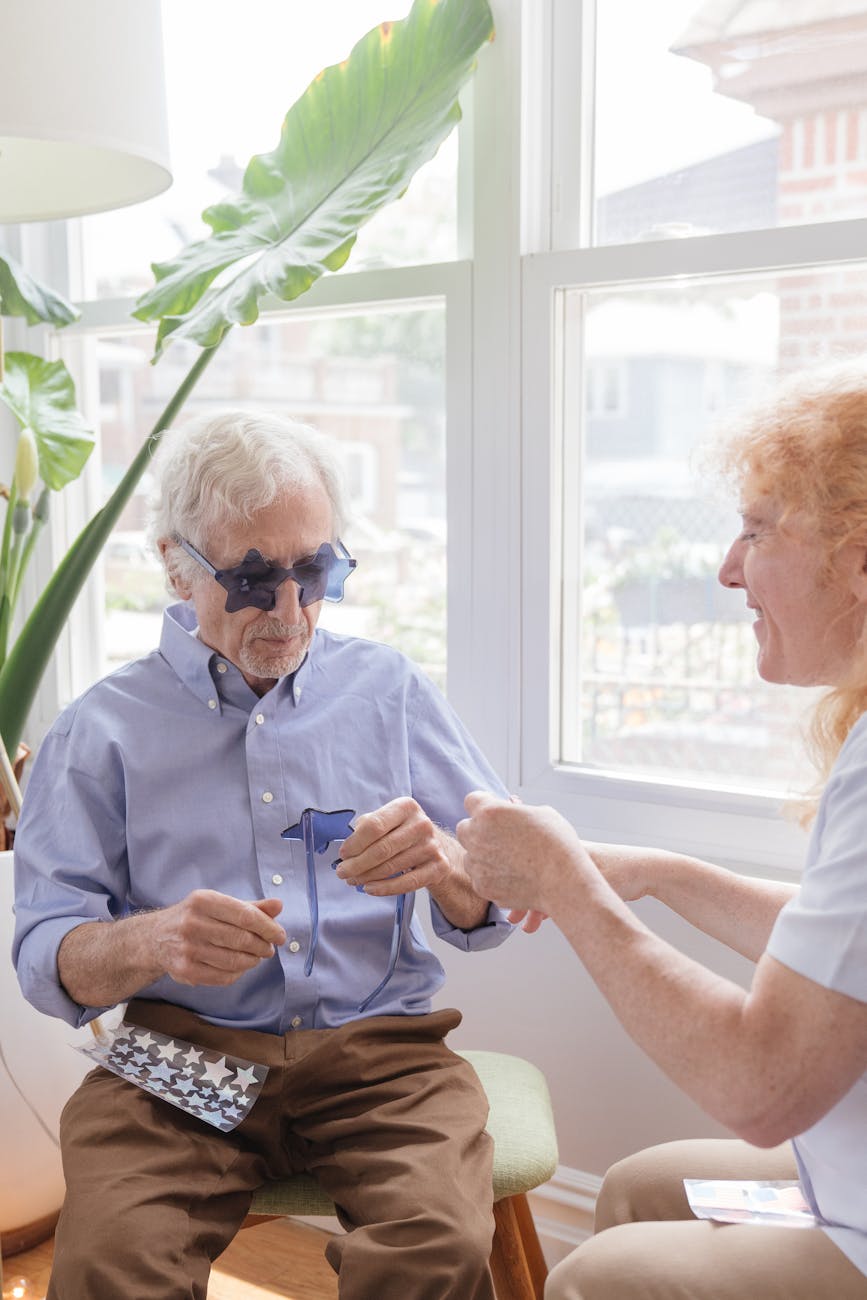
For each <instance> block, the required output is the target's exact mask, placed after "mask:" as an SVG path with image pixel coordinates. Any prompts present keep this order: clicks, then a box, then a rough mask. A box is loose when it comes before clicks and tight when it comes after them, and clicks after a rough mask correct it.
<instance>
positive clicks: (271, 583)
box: [174, 533, 357, 614]
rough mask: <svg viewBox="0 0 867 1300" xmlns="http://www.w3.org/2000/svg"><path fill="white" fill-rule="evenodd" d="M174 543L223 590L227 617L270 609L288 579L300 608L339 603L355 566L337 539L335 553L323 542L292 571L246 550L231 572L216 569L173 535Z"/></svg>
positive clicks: (275, 602)
mask: <svg viewBox="0 0 867 1300" xmlns="http://www.w3.org/2000/svg"><path fill="white" fill-rule="evenodd" d="M174 540H175V541H176V542H177V544H178V546H181V547H182V548H183V549H184V550H185V551H186V553H187V555H191V556H192V557H193V559H194V560H196V561H197V562H198V563H199V564H201V566H202V568H203V569H207V571H208V573H210V575H211V577H212V578H213V579H214V580H215V581H216V582H219V584H220V586H221V587H225V589H226V593H227V595H226V613H227V614H236V613H237V612H238V610H239V609H251V608H252V609H266V610H267V609H273V608H274V606H275V605H276V604H277V588H278V587H279V586H280V585H281V584H282V583H284V582H285V581H286V579H287V578H291V579H292V581H293V582H294V583H297V585H298V602H299V604H300V605H302V606H304V605H314V604H315V603H316V601H317V600H333V601H338V600H342V599H343V584H344V582H345V581H346V579H347V578H348V577H349V575H350V573H351V572H352V570H353V569H354V568H355V566H356V564H357V561H356V560H353V558H352V556H351V555H350V554H349V552H348V551H347V549H346V547H345V546H344V545H343V543H342V542H341V541H340V540H339V539H338V541H337V543H336V545H337V548H338V549H337V550H336V551H335V549H334V547H333V546H332V545H331V543H330V542H323V543H322V545H321V546H320V547H319V550H318V551H317V552H316V554H315V555H309V556H307V558H306V559H303V560H299V561H298V563H297V564H293V565H292V568H291V569H283V568H281V567H280V565H279V564H271V563H270V561H268V560H266V559H265V557H264V555H262V553H261V551H256V550H249V551H248V552H247V554H246V555H245V556H244V558H243V560H242V561H241V563H240V564H236V565H235V566H234V567H233V568H231V569H217V568H215V566H214V565H213V564H211V561H210V560H208V559H206V558H205V556H204V555H202V553H201V551H197V550H196V548H195V546H193V544H192V542H188V541H187V539H186V538H185V537H181V536H180V535H179V534H177V533H176V534H175V539H174Z"/></svg>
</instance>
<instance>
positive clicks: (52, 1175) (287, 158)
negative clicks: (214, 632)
mask: <svg viewBox="0 0 867 1300" xmlns="http://www.w3.org/2000/svg"><path fill="white" fill-rule="evenodd" d="M492 35H493V22H492V18H491V12H490V9H489V7H488V4H487V0H415V4H414V5H413V8H412V10H411V12H410V13H409V15H408V16H407V17H406V18H405V19H403V20H401V21H400V22H394V23H381V24H380V25H379V26H378V27H375V28H374V29H373V30H372V31H370V32H369V33H368V34H367V35H366V36H365V37H363V38H362V39H361V40H360V41H359V42H358V44H357V45H356V46H355V47H354V49H353V50H352V52H351V54H350V55H349V57H348V58H347V59H346V60H345V61H344V62H343V63H341V64H339V65H335V66H334V67H330V68H326V69H325V70H324V71H323V72H322V73H320V74H319V76H318V77H316V78H315V80H314V81H313V82H311V84H310V86H309V87H308V88H307V90H306V91H305V92H304V94H303V95H302V96H301V97H300V99H298V100H297V101H296V103H295V104H294V105H293V107H292V108H291V109H290V110H289V112H288V114H287V116H286V118H285V120H284V123H283V127H282V131H281V134H280V141H279V144H278V145H277V148H276V149H274V150H273V152H271V153H267V154H261V155H257V156H256V157H254V158H253V159H252V160H251V161H250V163H249V165H248V167H247V170H246V172H245V174H244V180H243V189H242V192H241V194H240V195H238V196H236V197H234V198H229V199H226V200H224V201H223V202H221V203H217V204H215V205H214V206H213V207H210V208H208V209H207V210H206V211H205V212H204V214H203V216H204V219H205V221H206V222H207V224H208V225H209V226H210V227H211V232H212V233H211V234H210V235H209V236H208V237H207V238H205V239H202V240H200V241H198V242H196V243H193V244H191V245H189V246H188V247H187V248H185V249H183V250H182V251H181V252H180V253H179V254H178V255H177V256H176V257H174V258H173V259H171V260H170V261H168V262H164V263H161V264H158V265H155V266H154V268H153V270H154V275H155V280H156V283H155V285H154V287H153V288H152V289H151V290H149V291H148V292H147V293H145V294H144V295H143V296H142V298H141V299H139V301H138V303H137V305H136V310H135V312H134V315H135V316H136V317H137V318H138V319H139V320H142V321H149V322H154V323H155V324H157V326H158V330H157V344H156V354H155V357H154V360H155V361H156V360H158V359H159V357H160V356H161V355H162V353H163V351H164V349H165V347H166V345H167V344H169V343H170V342H171V341H172V340H174V339H181V338H183V339H188V340H191V341H192V342H194V343H196V344H197V345H198V346H199V348H200V351H199V354H198V356H197V358H196V360H195V362H194V363H193V365H192V367H191V368H190V370H189V372H188V374H187V375H186V376H185V378H184V379H183V381H182V382H181V384H180V385H179V387H178V389H177V391H176V392H175V394H174V395H173V397H172V398H171V400H170V401H169V403H168V404H167V406H166V408H165V410H164V411H163V412H162V414H161V415H160V417H159V419H158V420H157V422H156V424H155V425H154V427H153V428H152V429H151V431H150V433H149V434H148V436H147V438H146V439H145V440H144V443H143V444H142V447H141V450H140V451H139V453H138V454H137V456H136V457H135V459H134V461H133V463H132V464H131V465H130V467H129V469H128V470H127V472H126V474H125V475H124V477H123V478H122V480H121V482H120V483H119V484H118V486H117V488H116V489H115V491H114V492H113V493H112V495H111V496H110V497H109V499H108V501H107V502H106V503H105V505H104V506H103V507H102V509H101V510H99V511H98V512H97V514H96V515H95V516H94V517H93V518H92V519H91V520H90V522H89V523H88V524H87V525H86V526H85V528H84V529H83V531H82V532H81V534H80V535H79V536H78V538H77V539H76V540H75V541H74V542H73V543H72V545H71V547H70V549H69V551H68V552H67V554H66V555H65V556H64V558H63V559H62V560H61V562H60V564H59V565H58V567H57V569H56V570H55V572H54V573H53V575H52V577H51V579H50V580H49V582H48V583H47V584H46V586H45V588H44V590H43V591H42V593H41V594H40V596H39V598H38V600H37V601H36V603H35V604H34V607H33V609H32V610H31V612H30V614H29V617H28V618H27V621H26V622H25V624H24V626H23V628H22V629H21V631H20V632H19V634H18V636H17V637H16V638H15V640H14V643H13V644H12V645H11V646H10V649H9V653H8V654H7V655H6V656H5V658H4V660H3V662H2V666H0V737H2V742H3V744H2V745H0V778H2V781H3V783H4V784H5V785H6V786H7V788H8V791H9V794H10V798H11V800H12V802H13V805H14V801H15V799H16V798H17V797H18V796H17V786H16V783H15V781H14V779H13V777H12V776H11V768H10V764H9V762H8V759H6V760H5V762H4V761H3V756H4V752H8V753H13V754H14V753H15V752H16V750H17V747H18V744H19V742H20V740H21V737H22V732H23V729H24V727H25V724H26V720H27V715H28V713H29V711H30V708H31V705H32V703H33V699H34V696H35V693H36V690H37V687H38V685H39V682H40V680H41V678H42V675H43V673H44V671H45V669H46V667H47V665H48V662H49V660H50V657H51V654H52V653H53V650H54V646H55V644H56V642H57V638H58V636H59V634H60V631H61V629H62V628H63V625H64V623H65V622H66V619H67V618H68V616H69V613H70V610H71V609H72V606H73V604H74V602H75V600H76V598H77V596H78V594H79V592H80V590H81V587H82V585H83V583H84V581H85V579H86V578H87V576H88V574H89V572H90V570H91V568H92V567H93V565H94V563H95V561H96V559H97V557H98V555H99V553H100V551H101V549H102V547H103V545H104V543H105V541H106V540H107V538H108V537H109V535H110V533H111V532H112V530H113V529H114V527H115V525H116V524H117V521H118V519H119V517H120V515H121V512H122V510H123V508H124V506H125V505H126V503H127V501H128V500H129V498H130V496H131V495H132V493H133V490H134V489H135V487H136V484H137V483H138V481H139V479H140V477H141V475H142V473H143V472H144V470H145V468H146V467H147V465H148V463H149V461H150V458H151V456H152V454H153V451H154V448H155V446H156V443H157V442H158V440H159V437H160V434H161V433H162V431H163V430H164V429H166V428H168V427H169V426H170V425H171V424H172V423H173V421H174V420H175V419H176V418H177V416H178V414H179V412H180V410H181V408H182V407H183V405H184V402H185V400H186V398H187V397H188V395H189V394H190V392H191V391H192V389H193V387H194V386H195V384H196V382H197V381H198V379H199V377H200V376H201V374H202V373H203V371H204V370H205V368H206V367H207V366H208V365H209V364H210V362H211V361H212V359H213V357H214V355H215V354H216V352H217V350H218V349H219V347H220V345H221V344H222V342H223V340H224V339H225V337H226V335H227V333H228V332H229V330H230V329H231V328H232V327H233V326H234V325H250V324H252V323H253V322H254V321H255V320H256V319H257V317H258V313H259V303H260V301H261V299H262V298H263V297H264V296H265V295H271V296H276V297H277V298H280V299H282V300H284V301H291V300H292V299H294V298H297V297H298V296H299V295H300V294H302V293H304V292H305V291H306V290H307V289H309V287H310V286H311V284H313V283H314V281H315V280H316V279H317V278H318V277H319V276H320V275H322V274H323V273H324V272H325V271H336V270H338V269H339V268H340V267H341V266H343V265H344V263H345V262H346V260H347V258H348V257H349V254H350V252H351V250H352V246H353V244H354V243H355V239H356V235H357V232H358V230H359V228H360V227H361V226H362V225H363V224H364V222H366V221H368V220H369V219H370V217H372V216H373V215H374V214H375V213H376V212H377V211H378V210H379V209H380V208H381V207H383V206H384V205H385V204H386V203H388V202H390V201H391V200H393V199H396V198H399V197H400V196H401V194H402V193H403V191H404V190H405V189H406V187H407V185H408V184H409V181H410V179H411V178H412V176H413V174H414V173H415V171H416V170H417V169H418V168H419V167H420V166H421V165H422V164H423V163H424V162H426V161H428V159H430V158H431V157H432V156H433V155H434V153H435V152H436V150H437V149H438V147H439V145H440V144H441V142H442V141H443V140H444V139H445V137H446V136H447V135H448V134H449V132H450V131H451V129H452V127H453V126H454V125H455V124H456V123H457V122H458V120H459V119H460V115H461V114H460V107H459V105H458V92H459V90H460V88H461V86H462V85H463V84H464V82H465V81H466V80H467V78H468V77H469V76H470V74H471V72H472V70H473V68H474V66H475V56H476V54H477V52H478V50H479V48H480V47H481V45H482V44H483V43H484V42H485V41H487V40H489V39H491V37H492ZM2 266H5V268H6V271H5V276H6V278H5V280H2V281H0V297H2V300H3V303H4V305H5V308H6V309H7V310H8V309H9V304H10V303H13V304H14V303H16V302H17V303H19V304H20V306H21V312H20V314H23V315H27V313H28V312H32V313H35V316H36V319H38V320H40V321H48V322H50V323H52V324H54V325H55V326H60V325H62V324H63V323H64V321H63V318H62V317H63V314H64V313H66V312H69V311H71V309H70V308H69V305H68V304H62V305H61V306H60V307H59V308H58V307H57V306H54V307H52V308H51V309H50V310H51V311H53V312H54V313H55V314H53V315H52V314H49V303H50V302H51V301H52V300H53V302H54V303H55V304H59V303H60V300H59V299H57V298H56V295H51V294H50V293H49V292H48V291H47V290H45V289H44V288H43V287H42V286H39V285H35V284H34V282H33V281H29V280H28V278H27V277H26V276H25V275H24V273H23V272H22V271H21V270H20V268H17V267H15V266H14V265H12V264H11V262H10V260H9V259H4V261H2V262H0V267H2ZM25 308H26V310H25ZM58 310H59V311H60V313H61V314H60V317H58V315H57V311H58ZM8 362H9V358H8V357H7V366H8ZM48 364H49V363H43V367H47V366H48ZM25 369H27V367H25ZM10 373H11V374H12V375H13V380H12V387H13V389H14V388H15V385H16V383H18V379H17V376H18V375H19V373H20V369H19V363H13V365H12V369H11V371H10V370H9V369H8V368H7V381H6V382H7V386H8V384H9V375H10ZM58 374H60V372H56V371H55V372H52V371H50V370H49V369H47V368H42V367H37V366H33V367H31V368H30V369H29V370H27V377H28V382H29V384H30V388H29V389H28V392H29V394H30V400H29V401H28V402H27V403H25V404H19V405H20V410H19V409H17V408H16V405H15V404H14V403H13V404H12V408H13V410H15V414H16V416H17V417H18V419H19V424H20V425H21V426H22V428H24V427H28V428H30V429H31V431H32V432H33V438H34V443H35V450H36V453H37V459H38V473H39V477H40V479H41V482H42V485H43V488H45V487H48V488H49V489H50V488H51V479H50V472H51V471H50V464H49V456H48V452H49V450H54V447H53V444H52V443H51V437H50V433H48V432H46V436H45V437H43V438H42V439H40V436H39V433H38V431H37V430H36V429H34V426H33V419H32V418H31V417H32V416H33V415H34V413H35V411H36V409H37V407H39V404H40V403H41V402H42V401H43V399H44V397H45V394H46V393H47V392H48V391H49V390H50V388H51V383H52V379H51V376H52V375H54V376H55V377H54V380H53V383H54V384H55V385H57V384H58V379H57V375H58ZM70 383H71V381H70ZM61 386H62V387H63V389H64V393H65V395H66V396H71V394H70V392H69V391H68V390H67V389H66V380H65V379H64V380H63V383H62V385H61ZM64 400H65V397H64ZM72 401H73V404H72V406H71V407H66V406H63V405H62V404H57V409H56V410H55V412H54V417H53V418H55V419H56V420H57V421H58V422H59V424H60V425H61V426H62V427H63V428H65V429H66V430H67V431H68V434H69V438H68V439H67V442H66V443H64V455H65V456H67V457H68V460H69V470H71V469H72V467H73V465H74V464H75V463H76V461H77V460H80V461H81V463H80V464H79V465H78V471H80V469H81V466H82V465H83V463H84V458H86V454H87V453H86V451H85V447H86V445H87V444H88V443H89V441H90V442H92V439H91V437H90V434H89V432H88V431H87V430H86V427H85V426H84V422H83V421H81V422H80V423H79V422H78V421H77V420H75V419H74V418H73V417H72V415H71V411H72V410H74V399H72ZM7 404H10V403H9V401H8V398H7ZM40 409H41V407H40ZM22 417H26V418H22ZM76 439H77V440H78V441H76ZM23 445H24V446H25V450H23V451H22V470H21V474H20V476H19V477H18V478H17V480H14V481H13V484H12V486H11V487H10V489H9V491H10V498H9V501H8V502H7V506H8V508H7V520H9V518H10V512H11V516H12V517H11V520H10V521H9V524H8V527H9V530H10V532H9V546H8V557H9V558H8V563H9V565H10V573H11V571H12V570H11V566H12V565H13V563H14V566H15V573H16V575H18V576H16V577H15V579H14V580H13V582H12V592H11V595H12V597H13V599H12V600H11V601H10V605H9V610H8V614H7V616H6V626H7V628H8V624H9V617H10V616H11V613H12V606H14V597H15V596H17V593H18V591H19V590H20V572H21V569H22V566H23V564H24V563H25V562H26V554H25V552H26V551H27V548H28V544H29V546H30V549H32V541H33V540H35V535H34V533H33V531H32V530H33V529H35V528H36V526H37V525H39V526H41V520H40V519H39V518H37V517H36V514H35V513H34V510H33V506H32V503H31V509H30V514H31V516H32V518H31V519H30V522H29V523H28V531H26V532H24V533H22V534H21V542H20V546H19V545H18V541H19V534H17V533H16V532H15V511H16V509H18V505H23V504H24V497H25V496H26V495H27V493H32V492H33V491H34V488H33V487H32V486H28V482H29V480H27V479H26V477H25V475H26V472H27V467H26V458H27V456H28V455H29V457H30V463H29V468H30V472H31V473H32V469H33V464H32V461H33V451H34V445H33V444H31V443H30V439H29V437H28V436H27V435H24V444H23ZM73 445H74V447H75V448H76V451H75V455H73ZM88 449H89V448H88ZM16 472H17V471H16ZM16 497H17V498H18V502H17V504H16V501H15V498H16ZM36 499H37V501H39V500H41V499H42V497H41V492H40V493H39V494H36ZM19 523H20V524H21V526H22V527H23V524H24V514H23V513H22V512H21V511H19ZM30 539H32V540H30ZM13 553H14V556H13ZM3 554H4V552H3V550H2V547H0V567H2V557H3ZM5 591H6V588H5V587H4V586H3V585H2V584H0V641H2V627H3V608H4V607H3V604H2V602H3V599H4V593H5ZM7 858H11V854H7ZM2 868H3V869H2V870H0V916H2V917H3V918H4V924H5V926H6V930H7V939H8V930H9V928H10V925H11V877H12V872H11V862H9V861H6V862H4V863H3V864H2ZM4 891H5V892H4ZM4 943H5V947H6V950H7V952H8V949H9V943H8V942H6V941H5V940H4ZM0 972H2V979H4V980H5V981H6V982H7V984H8V987H6V988H3V987H0V1067H3V1066H4V1065H5V1067H6V1068H5V1070H4V1069H3V1068H0V1108H2V1112H3V1116H4V1134H5V1135H6V1140H5V1141H4V1145H3V1156H2V1159H3V1162H4V1163H3V1173H4V1175H5V1176H4V1177H3V1178H2V1179H0V1186H2V1187H4V1188H6V1189H7V1190H6V1192H0V1232H2V1233H3V1234H4V1244H5V1243H6V1242H7V1241H8V1240H9V1238H10V1235H11V1238H12V1239H13V1244H15V1245H16V1246H18V1248H20V1247H21V1244H22V1241H24V1240H26V1239H27V1234H26V1232H22V1230H21V1224H22V1223H24V1224H30V1223H36V1228H37V1232H41V1234H42V1235H46V1231H45V1230H46V1226H47V1227H48V1230H50V1226H51V1224H52V1220H53V1218H54V1217H56V1213H57V1210H58V1208H59V1205H60V1202H61V1200H62V1194H63V1182H62V1174H61V1170H60V1163H59V1158H58V1152H57V1150H56V1138H55V1137H54V1131H55V1130H56V1122H57V1117H58V1113H59V1109H60V1105H61V1104H62V1101H63V1100H64V1099H65V1096H66V1095H67V1094H68V1092H69V1091H70V1087H69V1086H67V1083H66V1080H63V1081H62V1083H61V1085H60V1086H59V1087H55V1086H54V1083H55V1082H56V1078H57V1074H58V1070H60V1072H61V1073H62V1067H63V1066H64V1064H65V1063H67V1062H68V1060H69V1059H70V1058H71V1059H72V1060H73V1061H77V1060H78V1059H81V1058H76V1057H75V1054H73V1053H71V1052H69V1050H68V1047H67V1046H66V1043H67V1041H68V1039H69V1031H68V1030H66V1029H65V1027H64V1026H63V1025H61V1024H60V1022H57V1021H51V1020H49V1019H48V1018H47V1017H44V1016H39V1015H38V1013H36V1012H33V1011H32V1010H31V1009H30V1008H29V1007H27V1005H26V1004H25V1003H24V1000H23V998H21V996H20V993H19V992H18V989H17V984H16V983H15V980H14V974H13V972H12V970H11V963H9V961H8V959H7V961H6V962H5V964H3V966H2V967H0ZM52 1037H53V1039H54V1040H55V1042H56V1043H59V1044H60V1047H59V1049H52V1050H49V1048H47V1047H46V1042H48V1041H49V1039H51V1038H52ZM52 1052H53V1054H52ZM82 1069H83V1067H82ZM81 1072H82V1070H79V1073H81ZM13 1138H14V1141H13V1140H12V1139H13ZM52 1144H53V1145H52ZM28 1170H29V1171H31V1173H30V1174H28ZM31 1174H32V1176H31ZM31 1184H34V1186H33V1187H31ZM10 1217H11V1222H10ZM36 1239H38V1235H37V1237H34V1236H33V1234H32V1233H31V1234H30V1240H31V1241H32V1240H36Z"/></svg>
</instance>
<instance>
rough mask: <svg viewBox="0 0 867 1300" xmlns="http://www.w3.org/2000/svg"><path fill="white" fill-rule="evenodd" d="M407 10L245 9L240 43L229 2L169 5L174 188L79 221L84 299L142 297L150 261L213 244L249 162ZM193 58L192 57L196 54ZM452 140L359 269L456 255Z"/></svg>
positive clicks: (378, 0) (374, 6)
mask: <svg viewBox="0 0 867 1300" xmlns="http://www.w3.org/2000/svg"><path fill="white" fill-rule="evenodd" d="M410 8H411V0H396V2H395V3H388V4H386V5H384V4H383V0H329V3H328V4H326V5H318V6H316V5H314V6H306V7H305V8H304V12H303V20H302V19H301V17H300V10H299V7H298V6H297V5H291V4H286V3H284V2H283V0H247V3H246V4H245V6H244V12H243V35H242V38H240V39H239V36H238V22H239V17H238V7H237V5H235V4H232V3H230V0H183V3H182V4H164V5H163V10H162V12H163V41H164V46H165V70H166V95H167V108H168V122H169V134H170V148H171V159H172V171H173V174H174V183H173V184H172V186H171V188H170V189H169V190H167V191H166V193H165V194H162V195H160V196H159V197H158V198H155V199H152V200H150V201H149V202H147V203H141V204H139V205H137V206H136V207H133V208H126V209H124V210H122V211H120V212H113V213H107V214H104V215H95V216H89V217H84V218H82V228H83V237H84V240H85V250H86V259H85V265H86V273H87V278H86V283H85V291H84V296H85V297H86V298H94V297H102V298H112V297H125V296H131V295H138V294H139V293H140V292H142V291H143V290H144V289H146V288H149V287H150V285H151V284H152V283H153V276H152V274H151V271H150V263H151V262H154V261H156V262H159V261H163V260H165V259H166V258H169V257H172V256H174V255H175V254H176V253H177V252H178V251H179V250H180V248H181V247H183V245H184V244H186V243H187V242H189V241H191V240H193V239H197V238H202V237H204V236H205V235H207V234H209V233H210V231H209V227H207V226H206V225H205V224H204V222H202V220H201V213H202V211H203V209H204V208H206V207H208V206H209V205H210V204H212V203H215V202H217V201H219V200H220V199H222V198H223V197H224V196H225V195H227V194H236V193H238V192H240V188H241V181H242V178H243V173H244V168H245V167H246V165H247V163H248V162H249V160H250V158H251V157H252V156H253V154H260V153H268V152H270V151H271V150H272V149H274V148H275V147H276V145H277V141H278V138H279V134H280V127H281V125H282V123H283V119H284V117H285V116H286V113H287V111H288V110H289V108H290V107H291V106H292V104H294V102H295V100H296V99H298V97H299V96H300V95H301V94H302V93H303V91H304V90H305V88H306V87H307V85H308V84H309V83H310V81H311V80H312V79H313V78H314V77H315V76H316V74H317V73H318V72H319V71H320V69H322V68H324V67H327V66H329V65H330V64H333V63H337V62H339V61H340V60H341V59H344V58H345V57H346V56H347V54H348V53H349V51H350V49H351V48H352V46H353V45H354V44H355V42H356V41H357V40H359V39H360V37H362V36H363V35H364V34H365V33H366V32H368V31H369V30H370V29H371V28H372V27H375V26H376V24H377V23H379V22H381V21H383V19H389V20H396V19H399V18H403V17H405V16H406V14H407V13H408V12H409V10H410ZM193 51H194V54H193V53H192V52H193ZM456 195H457V134H456V133H453V134H452V135H451V136H449V138H448V139H447V140H446V141H445V142H444V143H443V145H442V147H441V148H440V150H439V152H438V153H437V155H436V156H435V157H434V158H433V159H432V160H431V162H429V163H428V164H426V166H425V167H423V168H422V169H421V170H420V171H419V172H418V174H417V175H416V176H415V177H414V179H413V181H412V184H411V185H410V186H409V188H408V190H407V192H406V194H405V195H404V196H403V198H402V199H401V200H400V201H399V202H398V203H397V204H389V205H388V206H387V207H386V208H385V209H383V211H382V212H380V213H378V214H377V216H376V217H375V218H374V219H373V221H372V222H371V223H369V224H368V225H367V226H365V227H363V228H362V230H361V232H360V234H359V237H358V241H357V243H356V245H355V248H354V249H353V251H352V253H351V255H350V262H349V265H350V267H351V268H352V269H355V270H361V269H363V268H365V267H374V266H394V265H407V264H412V263H419V262H432V261H443V260H447V259H449V258H453V257H454V256H455V243H456V207H457V203H456Z"/></svg>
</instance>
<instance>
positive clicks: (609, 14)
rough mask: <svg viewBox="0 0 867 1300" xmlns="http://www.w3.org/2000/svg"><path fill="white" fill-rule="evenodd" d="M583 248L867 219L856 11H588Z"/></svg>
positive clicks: (661, 7)
mask: <svg viewBox="0 0 867 1300" xmlns="http://www.w3.org/2000/svg"><path fill="white" fill-rule="evenodd" d="M596 14H597V105H596V175H595V193H596V198H597V202H596V241H597V242H598V243H601V244H610V243H621V242H624V243H625V242H630V241H633V240H640V239H642V240H643V239H658V238H663V237H666V236H670V235H698V234H708V233H712V232H716V231H724V230H753V229H757V228H761V227H767V226H777V225H792V224H800V223H803V222H814V221H827V220H831V219H833V218H840V217H853V216H863V215H865V212H867V165H865V164H867V95H865V89H864V88H865V72H867V3H865V2H864V0H850V3H846V4H834V5H829V4H828V3H827V0H801V2H800V3H798V4H775V5H762V4H714V3H708V0H701V2H699V0H659V3H656V4H647V3H646V0H598V2H597V5H596Z"/></svg>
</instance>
